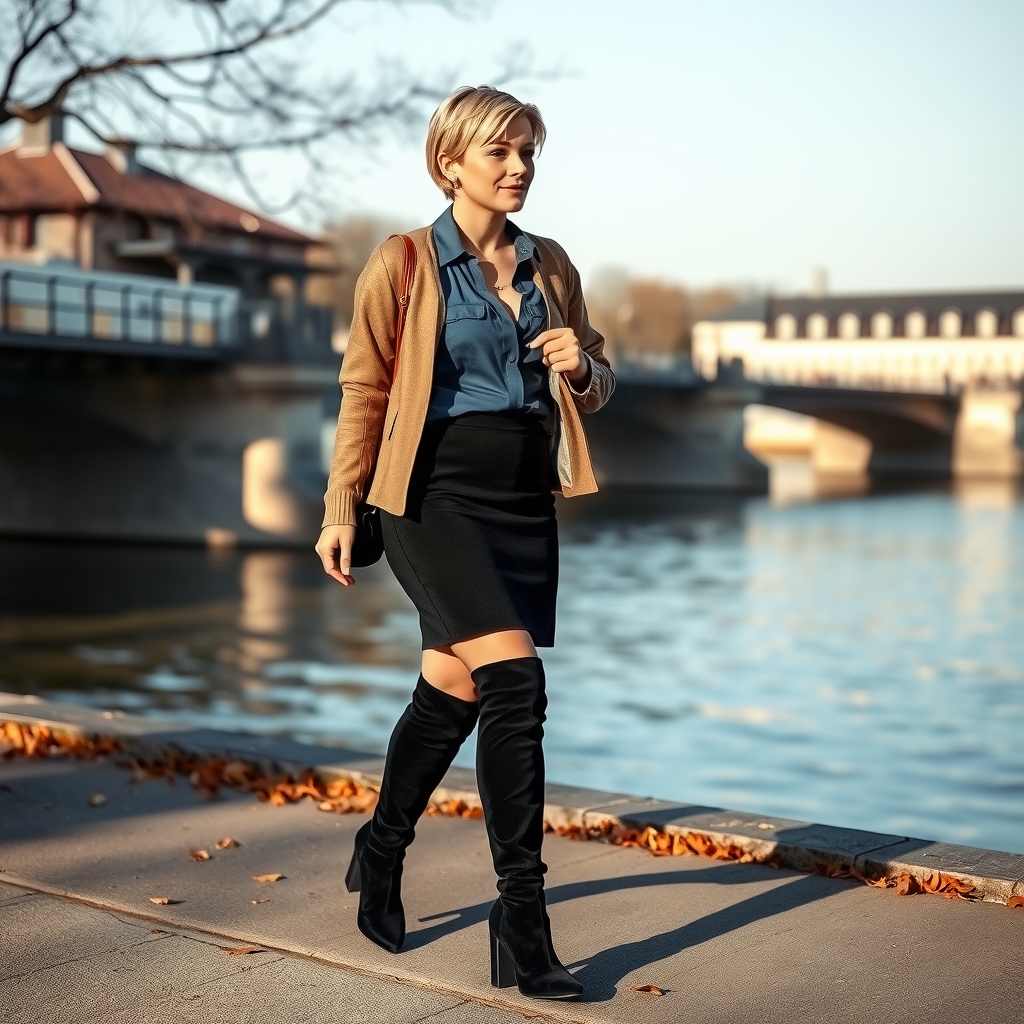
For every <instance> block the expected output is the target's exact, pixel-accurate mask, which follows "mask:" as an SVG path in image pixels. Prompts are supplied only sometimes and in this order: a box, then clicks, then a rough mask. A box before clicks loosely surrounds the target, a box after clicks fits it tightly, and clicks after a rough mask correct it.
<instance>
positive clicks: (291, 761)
mask: <svg viewBox="0 0 1024 1024" xmlns="http://www.w3.org/2000/svg"><path fill="white" fill-rule="evenodd" d="M4 720H7V721H16V722H21V723H23V724H28V725H46V726H50V727H52V728H56V729H61V730H63V731H71V732H80V733H82V734H83V735H87V736H109V737H116V738H117V739H118V740H119V741H120V742H121V745H122V747H123V749H124V751H125V752H126V753H127V754H129V755H132V756H135V757H138V758H140V759H153V758H156V757H159V756H161V755H163V754H167V753H185V754H190V755H193V756H195V755H199V756H204V757H226V758H229V759H231V760H240V761H245V762H246V763H248V764H251V765H253V766H254V767H256V768H258V769H259V770H261V771H263V772H266V773H268V774H290V775H293V776H294V775H299V774H301V773H302V772H304V771H306V770H308V769H313V770H314V771H316V772H317V774H318V775H320V777H321V778H323V779H324V780H325V781H332V780H335V779H351V780H352V781H355V782H360V783H363V784H365V785H369V786H372V787H374V788H377V787H379V785H380V779H381V772H382V771H383V768H384V759H383V758H382V757H378V756H375V755H373V754H365V753H359V752H356V751H348V750H339V749H335V748H332V747H315V746H310V745H307V744H302V743H297V742H295V741H293V740H282V739H273V738H267V737H261V736H248V735H243V734H238V733H229V732H222V731H219V730H214V729H196V728H192V727H189V726H179V725H176V724H175V723H170V722H161V721H157V720H155V719H149V718H141V717H139V716H136V715H127V714H123V713H122V712H109V711H105V712H99V711H95V710H92V709H91V708H81V707H75V706H72V705H67V704H57V703H54V702H51V701H43V700H40V699H39V698H36V697H21V696H18V695H16V694H8V693H0V721H4ZM435 798H436V799H439V800H449V799H459V800H463V801H464V802H465V803H466V804H468V805H469V806H471V807H478V806H480V797H479V794H478V792H477V788H476V776H475V773H474V772H472V771H469V770H467V769H464V768H453V769H451V770H450V771H449V772H448V774H447V775H446V776H445V778H444V784H443V785H442V786H441V787H439V788H438V790H437V791H436V793H435ZM545 818H546V819H547V821H548V822H550V824H551V825H552V826H554V827H556V828H558V827H567V826H568V827H571V826H577V827H579V828H582V829H587V828H591V827H600V826H602V825H606V824H611V825H613V826H620V827H622V828H626V829H639V830H643V829H646V828H648V827H650V828H654V829H656V830H658V831H662V832H667V833H669V834H687V833H697V834H699V835H703V836H707V837H708V838H710V839H711V840H712V841H714V842H715V843H718V844H722V845H730V844H732V845H735V846H738V847H739V848H740V849H742V850H743V851H744V852H746V853H749V854H750V855H751V856H752V857H754V858H756V859H758V860H767V859H769V858H771V859H772V860H773V862H774V863H776V864H778V865H779V866H781V867H786V868H791V869H794V870H797V871H821V870H822V869H827V868H830V867H834V868H838V867H841V866H846V867H854V868H856V869H857V870H859V871H861V872H863V873H864V874H867V875H876V876H877V875H897V874H902V873H907V874H910V875H912V876H914V877H915V878H918V879H922V880H923V879H926V878H928V877H930V876H931V875H933V874H934V873H935V872H937V871H938V872H942V873H943V874H949V875H954V876H956V877H957V878H959V879H963V880H964V881H966V882H969V883H970V884H971V885H973V886H974V889H975V893H976V894H977V895H979V896H980V897H981V898H982V899H984V900H986V901H990V902H995V903H1005V902H1006V901H1007V900H1008V899H1009V898H1010V897H1011V896H1024V855H1022V854H1017V853H1004V852H1001V851H998V850H984V849H979V848H977V847H971V846H958V845H955V844H953V843H939V842H932V841H930V840H927V839H915V838H913V837H911V836H900V835H887V834H884V833H878V832H865V831H862V830H860V829H850V828H838V827H835V826H832V825H821V824H816V823H814V822H808V821H798V820H794V819H789V818H776V817H772V816H768V815H754V814H750V813H748V812H744V811H732V810H723V809H722V808H718V807H703V806H699V805H696V804H683V803H673V802H671V801H665V800H655V799H651V798H648V797H638V796H633V795H630V794H627V793H611V792H603V791H600V790H594V789H584V788H579V787H573V786H561V785H557V784H549V785H548V787H547V794H546V805H545Z"/></svg>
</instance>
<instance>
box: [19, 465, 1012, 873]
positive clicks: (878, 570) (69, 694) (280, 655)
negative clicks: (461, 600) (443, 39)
mask: <svg viewBox="0 0 1024 1024" xmlns="http://www.w3.org/2000/svg"><path fill="white" fill-rule="evenodd" d="M560 516H561V526H560V529H561V537H562V576H561V588H560V593H559V611H558V615H559V620H558V638H557V640H558V642H557V646H556V647H555V648H554V649H553V650H552V651H547V652H542V653H543V654H544V656H545V660H546V664H547V667H548V677H549V693H550V698H551V703H550V708H549V722H548V727H547V741H546V743H547V753H548V773H549V777H550V778H552V779H553V780H556V781H559V782H565V783H575V784H580V785H586V786H594V787H600V788H606V789H613V790H618V791H624V792H632V793H642V794H648V795H651V796H657V797H662V798H667V799H677V800H684V801H690V802H695V803H701V804H710V805H715V806H725V807H733V808H739V809H744V810H750V811H754V812H761V813H766V814H777V815H783V816H789V817H794V818H805V819H811V820H816V821H823V822H828V823H831V824H836V825H846V826H853V827H858V828H866V829H875V830H879V831H886V832H896V833H901V834H909V835H916V836H922V837H927V838H934V839H944V840H948V841H952V842H960V843H969V844H972V845H978V846H986V847H991V848H995V849H1004V850H1013V851H1017V852H1022V853H1024V502H1022V501H1021V498H1020V495H1019V494H1018V493H1016V492H1015V491H1013V490H1012V489H1009V488H1005V487H1002V486H1000V485H984V484H981V485H975V486H973V487H969V488H963V487H961V488H959V489H954V488H939V489H934V490H924V491H913V492H906V491H904V492H890V493H873V494H867V495H862V496H859V497H854V498H834V499H832V500H821V501H806V502H803V503H796V504H778V503H774V504H773V503H772V502H771V501H769V500H768V499H764V498H753V499H708V498H694V497H686V496H680V495H661V496H646V497H645V496H642V495H619V496H612V497H606V496H599V497H598V498H596V499H577V500H576V501H574V502H570V503H563V504H562V505H561V506H560ZM0 616H2V620H0V689H5V690H11V691H15V692H20V693H35V694H38V695H40V696H45V697H50V698H54V699H57V700H64V701H71V702H74V703H79V704H86V705H89V706H92V707H102V708H105V709H106V708H110V709H123V710H125V711H131V712H136V713H141V714H152V715H159V716H161V717H164V718H173V719H178V720H181V721H186V722H191V723H195V724H200V725H209V726H214V727H220V728H227V729H241V730H247V731H252V732H258V733H268V734H279V735H286V736H293V737H297V738H299V739H303V740H308V741H316V742H321V743H329V744H334V745H341V746H348V747H353V748H356V749H360V750H371V751H383V749H384V748H385V745H386V742H387V737H388V735H389V733H390V730H391V727H392V725H393V723H394V721H395V719H396V718H397V717H398V715H399V714H400V713H401V711H402V708H403V707H404V705H405V703H406V702H407V700H408V695H409V692H410V689H411V687H412V685H413V683H414V681H415V677H416V672H417V669H416V665H417V657H418V639H419V636H418V629H417V622H416V617H415V614H414V612H413V610H412V606H411V605H410V604H409V602H408V601H407V599H406V598H405V596H404V594H402V592H401V590H400V589H399V588H398V586H397V584H396V583H395V581H394V579H393V577H391V575H390V573H389V571H388V570H387V568H386V566H383V565H381V566H377V567H374V568H372V569H370V570H364V571H362V572H361V573H360V575H359V582H358V585H357V586H356V587H354V588H349V589H348V590H345V589H343V588H341V587H340V586H338V585H336V584H334V583H332V582H331V581H330V580H329V579H327V578H326V577H324V576H323V574H322V573H321V571H320V569H319V566H318V563H317V561H316V559H315V556H314V555H313V554H312V553H309V554H306V553H303V552H294V551H250V552H246V551H239V552H227V553H223V552H207V551H205V550H199V549H190V548H176V547H157V546H127V545H123V546H121V545H101V544H62V543H50V542H39V541H31V542H30V541H14V540H6V541H0ZM457 763H459V764H463V765H465V766H471V765H472V763H473V747H472V741H471V742H470V743H469V744H467V746H466V747H465V748H464V750H463V751H462V753H461V755H460V757H459V760H458V762H457Z"/></svg>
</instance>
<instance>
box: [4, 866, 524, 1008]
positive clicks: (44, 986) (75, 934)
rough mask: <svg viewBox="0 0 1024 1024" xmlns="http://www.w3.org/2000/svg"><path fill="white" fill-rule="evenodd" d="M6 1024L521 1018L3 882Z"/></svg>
mask: <svg viewBox="0 0 1024 1024" xmlns="http://www.w3.org/2000/svg"><path fill="white" fill-rule="evenodd" d="M0 944H2V949H3V950H4V952H3V956H2V959H0V993H2V998H0V1020H3V1021H10V1022H12V1024H14V1022H17V1024H30V1022H31V1024H94V1022H95V1024H107V1022H109V1024H119V1022H129V1021H147V1022H151V1024H156V1022H161V1024H163V1022H166V1024H172V1022H173V1024H192V1022H195V1024H238V1022H246V1024H248V1022H255V1021H266V1022H268V1024H300V1022H302V1024H337V1022H338V1021H361V1022H365V1024H419V1022H425V1021H430V1022H431V1024H485V1022H487V1024H490V1022H497V1024H522V1021H523V1020H524V1018H523V1016H522V1014H520V1013H516V1012H514V1011H507V1010H501V1009H496V1008H493V1007H489V1006H485V1005H482V1004H480V1003H478V1002H474V1001H472V1000H468V999H459V998H456V997H452V996H446V995H442V994H440V993H437V992H432V991H430V990H429V989H424V988H416V987H413V986H410V985H402V984H400V983H398V982H394V981H387V980H385V979H383V978H372V977H368V976H367V975H364V974H357V973H355V972H354V971H347V970H344V969H340V968H337V967H333V966H330V965H327V964H322V963H318V962H317V961H315V960H310V959H306V958H303V957H298V956H294V955H288V954H282V953H278V952H274V951H269V950H268V951H262V952H257V953H251V954H243V955H232V954H228V953H226V952H225V951H224V949H223V948H222V946H223V945H225V944H227V945H228V946H229V948H231V947H233V948H236V949H237V948H244V947H240V946H239V943H237V942H236V943H228V942H227V940H225V939H223V938H217V937H215V936H211V935H208V934H203V933H200V932H192V931H189V930H188V929H184V928H170V927H169V926H168V925H166V924H165V925H164V926H163V927H156V926H155V925H154V924H153V923H152V922H150V921H145V920H139V919H137V918H132V917H129V916H126V915H124V914H119V913H117V912H115V911H111V910H100V909H97V908H96V907H92V906H89V905H87V904H83V903H78V902H72V901H70V900H66V899H60V898H58V897H55V896H46V895H43V894H40V893H33V892H27V891H26V890H24V889H18V888H15V887H14V886H9V885H0Z"/></svg>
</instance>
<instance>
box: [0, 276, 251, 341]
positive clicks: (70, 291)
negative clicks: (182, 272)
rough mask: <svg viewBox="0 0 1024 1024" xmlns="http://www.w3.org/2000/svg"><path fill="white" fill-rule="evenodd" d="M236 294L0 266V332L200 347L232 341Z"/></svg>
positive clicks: (225, 290) (211, 288)
mask: <svg viewBox="0 0 1024 1024" xmlns="http://www.w3.org/2000/svg"><path fill="white" fill-rule="evenodd" d="M237 313H238V292H237V290H236V289H234V288H226V287H220V286H214V285H198V286H192V287H183V286H181V285H179V284H176V283H175V282H173V281H169V280H168V281H164V280H163V279H153V278H150V279H148V280H147V279H145V278H141V277H140V278H138V279H137V280H136V279H134V277H133V275H127V274H106V273H103V272H97V273H89V272H87V271H75V270H70V269H69V270H66V271H63V270H61V271H53V270H50V269H48V268H42V267H41V268H38V269H37V268H27V267H26V268H22V267H11V266H9V265H8V266H4V265H0V332H5V333H7V334H11V335H18V336H30V337H31V336H37V337H38V338H39V340H40V341H42V340H43V339H44V338H45V337H46V336H59V337H61V338H65V339H69V338H70V339H82V340H83V341H93V342H96V343H97V347H98V348H102V347H103V343H111V342H115V343H122V344H123V343H128V344H138V345H140V346H143V345H154V344H155V345H161V346H162V345H176V346H187V347H192V348H200V349H211V348H218V347H224V346H234V345H236V344H237V343H238V340H239V339H238V334H239V332H238V315H237Z"/></svg>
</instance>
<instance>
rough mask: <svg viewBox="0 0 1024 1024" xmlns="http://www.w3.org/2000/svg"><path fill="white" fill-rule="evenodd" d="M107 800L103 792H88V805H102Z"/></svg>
mask: <svg viewBox="0 0 1024 1024" xmlns="http://www.w3.org/2000/svg"><path fill="white" fill-rule="evenodd" d="M106 802H107V797H106V794H104V793H90V794H89V806H90V807H102V806H103V805H104V804H105V803H106Z"/></svg>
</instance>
